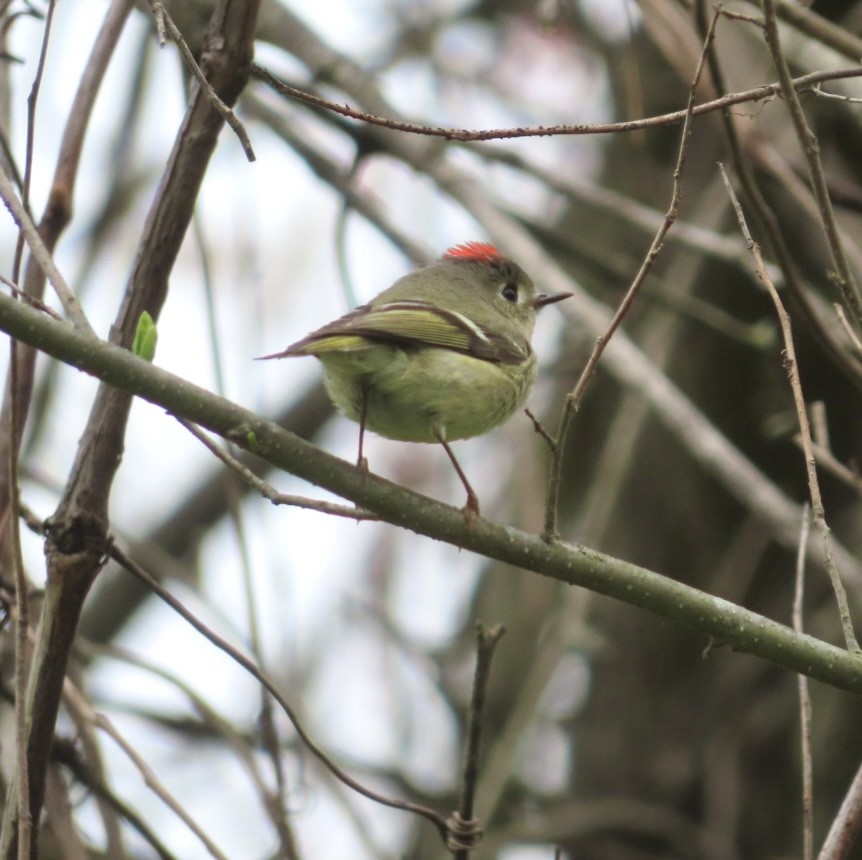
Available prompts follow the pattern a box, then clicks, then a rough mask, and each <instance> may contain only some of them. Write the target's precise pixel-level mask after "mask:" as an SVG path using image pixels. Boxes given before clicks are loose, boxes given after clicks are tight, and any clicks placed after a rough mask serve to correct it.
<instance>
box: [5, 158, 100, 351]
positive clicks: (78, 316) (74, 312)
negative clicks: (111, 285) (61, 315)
mask: <svg viewBox="0 0 862 860" xmlns="http://www.w3.org/2000/svg"><path fill="white" fill-rule="evenodd" d="M0 199H2V200H3V202H4V203H5V204H6V208H7V209H8V210H9V214H10V215H11V216H12V218H13V220H14V221H15V223H16V224H17V225H18V229H19V230H20V231H21V233H22V234H23V235H24V239H25V240H26V242H27V244H28V246H29V247H30V253H31V254H32V255H33V258H34V259H35V260H36V262H38V264H39V266H40V267H41V269H42V271H43V272H44V273H45V275H46V276H47V278H48V280H49V281H50V282H51V286H52V287H53V288H54V292H56V293H57V297H58V298H59V299H60V302H61V303H62V305H63V308H64V310H65V311H66V313H67V314H68V316H69V319H70V320H71V321H72V323H73V324H74V325H75V327H76V328H77V329H79V330H80V331H82V332H84V333H85V334H89V335H92V336H93V337H95V335H96V333H95V332H94V331H93V329H92V327H91V326H90V323H89V322H88V321H87V318H86V317H85V316H84V312H83V310H81V305H80V303H79V302H78V299H77V298H75V294H74V293H73V292H72V289H71V288H70V287H69V285H68V284H67V283H66V279H65V278H64V277H63V275H62V274H60V270H59V269H58V268H57V266H56V265H55V264H54V260H53V258H52V257H51V252H50V251H49V250H48V248H47V247H46V246H45V243H44V242H43V241H42V237H41V236H40V235H39V231H38V230H37V229H36V225H35V224H34V223H33V220H32V218H30V216H29V215H28V214H27V210H26V209H25V208H24V205H23V204H22V202H21V201H20V200H19V199H18V195H17V194H16V193H15V189H14V187H13V186H12V182H11V181H10V179H9V177H8V175H7V174H6V171H5V170H3V169H2V168H0Z"/></svg>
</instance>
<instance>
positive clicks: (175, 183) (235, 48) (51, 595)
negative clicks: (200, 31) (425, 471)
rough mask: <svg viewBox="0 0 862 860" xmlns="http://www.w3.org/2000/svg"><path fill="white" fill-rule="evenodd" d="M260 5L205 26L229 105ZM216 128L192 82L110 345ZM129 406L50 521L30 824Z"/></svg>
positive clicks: (158, 291) (95, 563) (117, 398)
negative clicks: (187, 102)
mask: <svg viewBox="0 0 862 860" xmlns="http://www.w3.org/2000/svg"><path fill="white" fill-rule="evenodd" d="M124 2H125V0H124ZM258 5H259V3H258V2H254V0H251V2H247V0H244V2H240V0H219V2H218V3H217V4H216V8H215V10H214V12H213V16H212V20H211V24H210V28H209V29H208V31H207V33H208V42H207V44H206V46H205V48H204V52H203V61H202V65H203V68H204V70H205V72H206V73H207V77H208V80H209V82H210V84H211V86H212V88H213V89H214V90H215V91H216V92H218V93H219V97H220V99H222V100H224V101H226V102H228V103H232V102H234V101H235V100H236V98H237V97H238V96H239V93H240V92H241V91H242V88H243V87H244V86H245V83H246V81H247V79H248V71H249V67H250V64H251V59H252V55H253V41H254V30H255V24H256V17H257V9H258ZM222 125H223V116H222V114H221V113H219V112H218V111H217V110H216V109H215V108H214V106H213V100H212V98H211V97H210V95H209V93H208V92H207V91H205V90H204V88H203V87H201V86H198V85H196V86H195V88H194V90H193V92H192V96H191V99H190V102H189V107H188V110H187V112H186V116H185V118H184V121H183V124H182V126H181V127H180V129H179V131H178V133H177V137H176V141H175V144H174V148H173V151H172V153H171V156H170V160H169V162H168V165H167V167H166V170H165V174H164V176H163V179H162V183H161V185H160V187H159V190H158V192H157V194H156V198H155V200H154V202H153V206H152V208H151V210H150V213H149V216H148V218H147V221H146V223H145V226H144V230H143V238H142V240H141V243H140V246H139V249H138V255H137V258H136V261H135V265H134V268H133V271H132V275H131V277H130V280H129V283H128V285H127V287H126V291H125V294H124V297H123V301H122V304H121V306H120V309H119V312H118V314H117V317H116V320H115V322H114V325H113V327H112V330H111V339H112V341H113V342H114V343H119V344H122V345H126V346H128V345H129V344H130V343H131V341H132V338H133V336H134V331H135V328H136V326H137V322H138V319H139V318H140V315H141V313H142V312H143V311H145V310H146V311H148V312H149V313H150V314H151V315H152V316H153V318H157V317H158V314H159V311H160V310H161V307H162V305H163V303H164V300H165V298H166V296H167V288H168V276H169V274H170V272H171V269H172V268H173V265H174V261H175V259H176V256H177V254H178V253H179V249H180V245H181V244H182V241H183V238H184V237H185V234H186V231H187V228H188V225H189V223H190V221H191V217H192V213H193V211H194V204H195V200H196V198H197V194H198V190H199V188H200V186H201V183H202V182H203V177H204V175H205V172H206V170H207V166H208V164H209V159H210V156H211V155H212V152H213V150H214V149H215V145H216V141H217V139H218V134H219V132H220V131H221V128H222ZM131 403H132V397H131V396H130V395H129V394H128V393H126V392H121V391H119V390H118V389H115V388H112V387H110V386H108V385H105V384H102V385H100V386H99V389H98V391H97V394H96V398H95V401H94V403H93V406H92V409H91V411H90V416H89V419H88V422H87V425H86V428H85V430H84V434H83V437H82V439H81V441H80V444H79V447H78V451H77V456H76V458H75V463H74V465H73V467H72V470H71V473H70V475H69V479H68V481H67V484H66V487H65V489H64V492H63V494H62V497H61V500H60V503H59V505H58V508H57V510H56V511H55V513H54V515H53V516H52V517H51V518H50V520H49V521H48V524H47V528H48V532H47V539H46V544H45V555H46V559H47V568H48V577H47V584H46V589H45V605H44V609H43V613H42V618H41V622H40V625H39V629H38V632H37V637H36V648H35V651H34V655H33V663H32V668H31V671H30V678H29V684H28V689H27V699H26V707H27V720H28V737H27V744H28V747H27V754H28V763H29V775H30V780H31V783H30V815H31V817H32V819H33V820H34V821H36V820H38V816H39V812H40V810H41V808H42V801H43V797H44V787H45V773H46V769H47V766H48V757H49V754H50V750H51V744H52V739H53V734H54V725H55V722H56V718H57V713H58V710H59V706H60V696H61V692H62V688H63V679H64V676H65V670H66V665H67V663H68V659H69V653H70V649H71V644H72V642H73V640H74V637H75V632H76V629H77V624H78V619H79V617H80V613H81V607H82V605H83V602H84V598H85V597H86V595H87V593H88V591H89V589H90V586H91V585H92V582H93V580H94V579H95V577H96V575H97V573H98V572H99V570H100V569H101V566H102V565H103V564H104V562H105V560H106V558H107V554H108V549H109V545H110V539H109V535H108V503H109V497H110V492H111V487H112V485H113V480H114V476H115V474H116V472H117V469H118V468H119V465H120V462H121V459H122V452H123V441H124V437H125V430H126V423H127V420H128V415H129V410H130V408H131ZM16 790H17V789H16ZM18 830H19V825H18V820H17V816H16V815H15V813H14V810H13V809H12V808H11V805H10V804H7V806H6V808H5V810H4V818H3V830H2V834H0V857H2V858H3V860H12V858H13V857H14V856H15V853H16V851H17V847H16V846H17V842H18Z"/></svg>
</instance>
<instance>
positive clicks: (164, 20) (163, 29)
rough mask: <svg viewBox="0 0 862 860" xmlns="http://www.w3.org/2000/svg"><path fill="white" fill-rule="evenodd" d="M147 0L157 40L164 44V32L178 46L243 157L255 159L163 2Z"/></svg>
mask: <svg viewBox="0 0 862 860" xmlns="http://www.w3.org/2000/svg"><path fill="white" fill-rule="evenodd" d="M147 2H148V3H149V4H150V11H151V12H152V14H153V20H154V21H155V24H156V33H157V34H158V37H159V42H160V43H161V44H162V45H164V40H165V33H167V35H168V36H169V37H170V39H171V41H172V42H174V43H175V44H176V46H177V48H179V51H180V56H181V57H182V58H183V62H184V63H185V65H186V68H187V69H188V70H189V72H191V74H192V76H193V77H194V79H195V80H196V81H197V82H198V84H199V85H200V87H201V89H202V90H203V91H204V92H205V93H206V95H207V98H208V99H209V100H210V102H211V103H212V106H213V107H214V108H215V110H216V112H217V113H219V114H220V115H221V117H222V119H223V120H224V121H225V122H226V123H227V124H228V125H229V126H230V127H231V128H232V129H233V131H234V134H236V136H237V137H238V138H239V142H240V146H242V149H243V152H244V153H245V157H246V158H247V159H248V160H249V161H255V159H256V156H255V154H254V150H253V149H252V146H251V140H250V139H249V136H248V132H247V131H246V130H245V126H244V125H243V124H242V123H241V122H240V121H239V119H237V115H236V114H235V113H234V112H233V111H232V110H231V109H230V108H229V107H228V106H227V105H226V104H225V103H224V102H223V101H222V100H221V99H220V98H219V95H218V93H217V92H216V91H215V90H214V89H213V88H212V84H210V82H209V81H208V80H207V79H206V76H205V75H204V73H203V72H202V71H201V67H200V66H199V65H198V62H197V60H196V59H195V55H194V54H193V53H192V51H191V48H189V46H188V43H187V42H186V40H185V39H184V38H183V34H182V33H181V32H180V31H179V28H178V27H177V25H176V24H174V21H173V18H171V16H170V15H169V14H168V11H167V9H165V7H164V4H163V3H162V2H161V0H147Z"/></svg>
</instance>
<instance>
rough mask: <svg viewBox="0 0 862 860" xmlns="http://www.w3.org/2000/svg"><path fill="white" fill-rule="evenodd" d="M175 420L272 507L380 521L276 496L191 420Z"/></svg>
mask: <svg viewBox="0 0 862 860" xmlns="http://www.w3.org/2000/svg"><path fill="white" fill-rule="evenodd" d="M174 418H176V419H177V421H179V423H180V424H182V426H183V427H185V428H186V430H188V431H189V433H191V434H192V436H194V437H195V439H197V440H198V441H199V442H201V443H202V444H203V445H204V446H206V448H207V449H208V450H209V451H210V452H211V453H212V454H214V455H215V456H216V457H218V459H219V460H221V461H222V463H224V464H225V465H226V466H228V467H229V468H231V469H233V470H234V471H235V472H236V473H237V474H238V475H239V476H240V477H241V478H242V479H243V481H245V482H246V483H247V484H248V485H249V486H250V487H253V488H254V489H255V490H257V492H259V493H260V494H261V495H262V496H263V497H264V498H267V499H269V500H270V501H271V502H272V503H273V504H274V505H290V506H291V507H295V508H305V509H307V510H309V511H319V512H320V513H322V514H330V515H331V516H335V517H345V518H347V519H351V520H368V521H371V522H376V521H378V520H379V519H380V517H378V516H377V515H376V514H373V513H372V512H371V511H366V510H363V509H362V508H351V507H349V506H348V505H339V504H336V503H334V502H324V501H322V500H319V499H309V498H307V497H306V496H294V495H291V494H290V493H279V492H278V490H276V489H275V487H273V486H272V484H268V483H267V482H266V481H264V480H263V479H262V478H259V477H258V476H257V475H255V473H254V472H252V471H251V469H249V468H248V467H247V466H245V465H243V464H242V463H240V461H239V460H237V459H236V457H234V456H232V455H231V454H230V453H229V452H228V451H226V450H225V449H224V448H222V447H221V446H219V445H217V444H216V443H215V442H213V440H212V439H210V438H209V436H207V435H206V433H204V432H203V431H202V430H201V429H200V428H199V427H196V426H195V425H194V424H192V423H191V422H190V421H186V420H185V419H184V418H180V417H179V416H176V415H175V416H174Z"/></svg>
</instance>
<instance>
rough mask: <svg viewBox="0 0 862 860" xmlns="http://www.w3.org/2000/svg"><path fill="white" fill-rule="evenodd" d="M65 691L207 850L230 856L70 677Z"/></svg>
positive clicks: (223, 857) (217, 855) (219, 858)
mask: <svg viewBox="0 0 862 860" xmlns="http://www.w3.org/2000/svg"><path fill="white" fill-rule="evenodd" d="M63 695H64V696H65V698H66V700H67V701H71V702H73V703H74V707H75V709H76V710H77V711H78V713H79V714H81V715H83V716H85V717H86V718H87V719H88V720H89V721H90V722H91V723H92V724H93V725H94V726H96V727H97V728H99V729H101V730H102V731H103V732H104V733H105V734H106V735H108V737H110V738H111V740H113V741H114V743H115V744H117V746H118V747H119V748H120V749H121V750H122V751H123V752H124V753H125V754H126V756H127V757H128V759H129V760H130V761H131V762H132V764H134V766H135V767H136V768H137V769H138V772H139V773H140V774H141V776H142V777H143V780H144V782H145V783H146V785H147V787H148V788H149V789H150V790H151V791H152V792H153V793H154V794H155V795H156V796H157V797H158V798H160V799H161V801H162V802H163V803H164V804H165V805H166V806H167V807H168V808H169V809H171V810H172V811H173V813H174V814H175V815H176V816H177V817H178V818H179V819H180V820H181V821H182V822H183V823H184V824H185V825H186V827H188V828H189V830H191V831H192V833H194V834H195V836H197V838H198V839H199V840H200V841H201V842H202V843H203V844H204V846H205V847H206V849H207V851H208V852H209V853H210V854H211V855H212V856H213V857H215V858H216V860H228V858H227V856H226V855H225V854H224V853H222V851H221V850H220V849H219V847H218V845H216V844H215V842H213V841H212V839H210V837H209V836H207V834H206V833H205V832H204V830H203V829H202V828H201V827H200V825H199V824H198V823H197V822H196V821H195V820H194V819H193V818H192V817H191V815H190V814H189V813H188V811H187V810H186V808H185V807H184V806H183V805H182V804H181V803H180V802H179V801H178V800H177V799H176V798H175V797H174V796H173V795H172V794H171V793H170V791H168V789H167V787H166V786H165V785H164V783H162V781H161V780H160V779H159V778H158V777H157V776H156V773H155V771H154V770H153V769H152V768H151V767H150V766H149V765H148V764H147V762H146V761H145V760H144V757H143V756H142V755H141V754H140V753H139V752H138V751H137V750H136V749H135V748H134V746H133V745H132V744H130V743H129V742H128V741H127V740H126V739H125V738H124V737H123V735H122V734H121V733H120V732H119V731H118V730H117V728H116V726H115V725H114V724H113V722H112V721H111V720H110V719H109V718H108V717H106V716H105V715H104V714H100V713H99V712H98V711H95V710H94V709H93V708H92V707H90V705H89V703H88V702H87V701H86V699H85V698H84V696H83V695H82V694H81V693H80V691H79V690H78V689H77V688H76V687H75V686H74V685H73V684H72V683H71V682H70V681H69V680H68V679H67V680H66V683H65V685H64V689H63Z"/></svg>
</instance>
